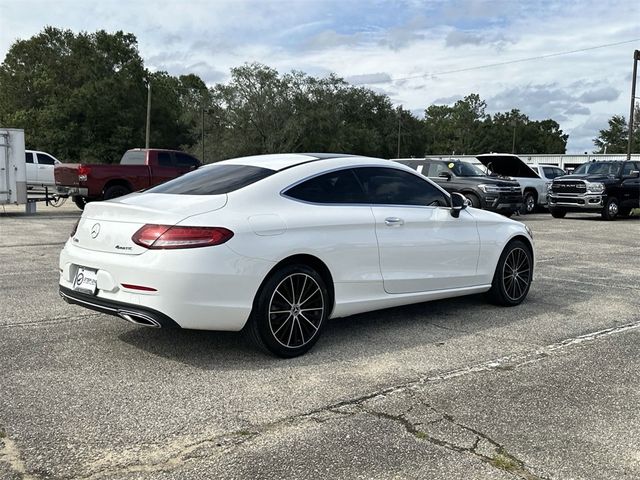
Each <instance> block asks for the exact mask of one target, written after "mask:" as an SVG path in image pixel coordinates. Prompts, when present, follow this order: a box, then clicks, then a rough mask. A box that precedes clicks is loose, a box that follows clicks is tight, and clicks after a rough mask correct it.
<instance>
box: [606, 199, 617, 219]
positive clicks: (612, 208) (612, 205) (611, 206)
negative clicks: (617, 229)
mask: <svg viewBox="0 0 640 480" xmlns="http://www.w3.org/2000/svg"><path fill="white" fill-rule="evenodd" d="M607 208H608V210H609V216H611V217H615V216H616V215H617V214H618V203H617V202H609V206H608V207H607Z"/></svg>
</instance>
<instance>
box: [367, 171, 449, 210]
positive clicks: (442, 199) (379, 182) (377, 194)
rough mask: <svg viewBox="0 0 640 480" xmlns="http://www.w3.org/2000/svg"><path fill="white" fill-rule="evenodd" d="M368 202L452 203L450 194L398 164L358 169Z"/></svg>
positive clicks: (394, 203)
mask: <svg viewBox="0 0 640 480" xmlns="http://www.w3.org/2000/svg"><path fill="white" fill-rule="evenodd" d="M355 172H356V175H357V176H358V179H359V180H360V183H362V185H363V187H364V190H365V193H366V195H367V198H368V200H369V203H373V204H378V205H417V206H423V207H424V206H441V207H446V206H448V205H449V201H448V198H447V196H446V195H445V194H444V193H442V192H441V191H440V190H439V189H438V188H436V187H434V186H433V185H432V184H430V183H429V182H428V181H426V180H423V179H421V178H420V177H418V176H416V175H414V174H412V173H409V172H405V171H402V170H397V169H395V168H379V167H363V168H356V169H355Z"/></svg>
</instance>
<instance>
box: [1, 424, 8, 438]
mask: <svg viewBox="0 0 640 480" xmlns="http://www.w3.org/2000/svg"><path fill="white" fill-rule="evenodd" d="M0 438H7V432H5V431H4V428H2V427H0Z"/></svg>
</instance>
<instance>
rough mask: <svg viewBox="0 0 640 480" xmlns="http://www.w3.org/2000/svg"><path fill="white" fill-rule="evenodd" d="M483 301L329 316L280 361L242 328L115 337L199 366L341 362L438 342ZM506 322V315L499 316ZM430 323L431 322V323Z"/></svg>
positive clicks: (141, 331)
mask: <svg viewBox="0 0 640 480" xmlns="http://www.w3.org/2000/svg"><path fill="white" fill-rule="evenodd" d="M481 308H487V309H490V310H493V309H496V310H497V311H500V310H503V309H500V308H499V307H494V306H491V305H487V303H486V301H485V299H484V297H483V296H482V295H473V296H469V297H460V298H452V299H446V300H437V301H432V302H425V303H418V304H413V305H407V306H403V307H396V308H389V309H385V310H379V311H375V312H370V313H364V314H359V315H352V316H350V317H345V318H339V319H334V320H330V321H329V322H328V324H327V325H326V326H325V329H324V331H323V332H322V336H321V338H320V339H319V341H318V343H317V344H316V345H315V346H314V348H313V349H312V350H311V351H310V352H308V353H307V354H305V355H303V356H301V357H297V358H294V359H289V360H283V359H279V358H276V357H273V356H270V355H268V354H266V353H263V352H262V351H260V350H258V349H257V348H256V347H255V346H253V344H251V342H250V341H249V340H248V338H246V336H245V335H244V334H243V332H212V331H200V330H168V329H167V330H163V329H151V328H145V327H135V326H131V330H128V331H126V332H124V333H122V334H120V335H119V338H120V339H121V340H122V341H123V342H126V343H127V344H129V345H132V346H134V347H136V348H139V349H142V350H144V351H146V352H148V353H151V354H153V355H157V356H159V357H162V358H166V359H169V360H171V361H177V362H181V363H183V364H187V365H190V366H193V367H196V368H199V369H205V370H212V369H215V370H253V369H263V368H264V367H265V366H274V367H285V368H289V367H292V366H296V367H297V366H305V365H316V364H327V363H332V362H344V361H349V360H353V359H357V358H362V357H371V356H376V355H381V354H386V353H389V352H394V351H399V350H403V349H411V348H416V347H419V346H421V345H440V344H442V342H445V341H447V340H449V339H451V338H452V337H456V336H459V335H466V334H467V332H461V331H456V330H454V329H448V328H447V326H446V324H447V321H448V320H447V318H448V317H450V318H451V319H456V318H459V317H460V316H463V315H464V312H465V311H468V312H471V311H477V310H478V309H481ZM504 321H505V322H509V321H510V318H509V316H505V317H504ZM434 324H437V326H436V325H434Z"/></svg>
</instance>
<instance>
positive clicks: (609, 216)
mask: <svg viewBox="0 0 640 480" xmlns="http://www.w3.org/2000/svg"><path fill="white" fill-rule="evenodd" d="M619 211H620V204H619V203H618V199H617V198H616V197H609V198H607V201H606V202H605V204H604V208H603V209H602V213H601V215H602V218H604V219H605V220H615V218H616V217H617V216H618V213H619Z"/></svg>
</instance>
